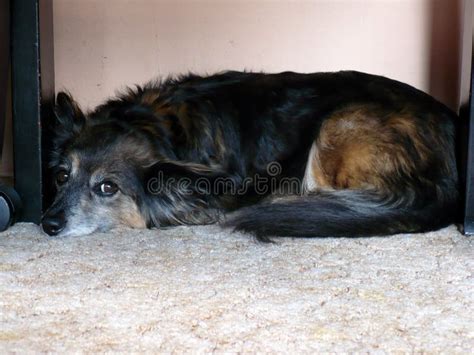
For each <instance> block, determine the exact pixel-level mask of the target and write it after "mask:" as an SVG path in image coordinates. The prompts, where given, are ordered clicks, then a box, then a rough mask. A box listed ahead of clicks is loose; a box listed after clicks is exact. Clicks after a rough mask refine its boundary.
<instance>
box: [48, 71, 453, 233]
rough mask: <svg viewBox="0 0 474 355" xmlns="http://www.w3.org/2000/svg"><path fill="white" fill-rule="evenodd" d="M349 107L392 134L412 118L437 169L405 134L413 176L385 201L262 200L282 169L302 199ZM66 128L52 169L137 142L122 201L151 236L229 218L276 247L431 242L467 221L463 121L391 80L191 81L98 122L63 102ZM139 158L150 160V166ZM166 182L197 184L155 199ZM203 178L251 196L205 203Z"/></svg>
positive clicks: (379, 196) (250, 76) (249, 76)
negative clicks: (313, 164) (330, 131)
mask: <svg viewBox="0 0 474 355" xmlns="http://www.w3.org/2000/svg"><path fill="white" fill-rule="evenodd" d="M351 105H359V106H362V107H370V108H373V112H374V114H377V115H380V117H381V118H380V119H381V121H382V122H383V120H384V117H385V116H387V117H388V116H389V115H390V114H392V113H394V112H395V113H397V112H398V113H403V114H406V113H407V112H408V113H409V115H411V116H412V117H413V119H412V121H413V123H414V124H416V125H417V127H418V128H419V139H420V140H422V141H423V142H425V143H426V144H431V145H432V151H433V153H432V154H431V153H430V154H431V155H430V158H429V159H427V158H424V157H423V155H422V154H421V153H420V152H419V151H418V148H417V145H416V144H415V143H416V142H414V141H413V140H412V139H411V137H410V136H405V135H403V134H399V135H396V136H395V137H396V139H397V141H394V142H393V144H395V145H400V146H402V147H403V149H404V151H406V152H411V153H410V154H408V155H407V157H406V159H408V160H410V164H413V165H414V166H416V168H414V169H415V170H414V171H415V173H413V172H410V173H406V172H400V173H397V174H394V175H393V176H385V177H384V179H385V180H384V181H385V182H384V183H385V184H386V188H384V189H383V191H381V190H377V189H374V188H371V187H368V188H364V189H356V190H354V189H342V190H332V189H329V190H328V189H322V190H317V191H313V192H310V193H305V194H304V195H303V196H299V195H297V194H296V191H288V190H287V191H271V189H267V190H266V191H265V192H264V193H262V192H261V191H260V190H259V186H256V184H255V183H256V181H255V179H254V178H255V176H260V177H269V172H268V171H267V167H268V164H270V163H272V162H277V163H278V164H279V166H280V167H281V171H279V173H278V174H277V175H276V176H271V177H272V178H273V179H276V180H278V181H282V179H286V178H296V179H298V181H300V186H297V188H301V181H302V179H303V175H304V172H305V167H306V163H307V160H308V153H309V151H310V148H311V145H312V144H313V142H314V141H315V139H316V138H317V137H318V135H319V132H320V129H321V126H322V124H323V123H324V122H325V120H326V119H328V117H330V116H331V115H332V114H333V113H335V112H337V111H338V110H341V109H344V108H346V107H349V106H351ZM384 115H385V116H384ZM57 116H58V117H59V121H60V122H59V125H58V128H57V131H56V132H57V135H56V138H55V141H54V142H55V144H54V146H55V152H54V155H53V159H52V166H58V165H60V163H61V161H62V159H64V157H65V156H67V154H69V153H70V152H72V151H76V152H77V151H79V152H80V154H81V158H82V159H84V160H86V161H93V160H94V159H95V160H96V161H97V164H100V163H99V160H100V158H101V157H102V158H103V157H105V156H106V153H104V152H106V151H109V150H110V147H111V146H115V145H116V146H117V147H120V144H122V143H121V142H124V141H125V140H126V139H127V142H128V143H127V144H128V146H127V147H125V146H123V156H122V157H118V158H119V159H122V160H121V161H120V164H119V165H120V167H121V169H123V170H124V171H126V172H128V174H129V175H130V177H129V178H127V182H125V183H124V184H129V186H128V187H126V188H123V193H125V194H128V195H130V196H132V197H133V199H134V200H135V201H136V203H137V206H138V208H139V210H140V212H141V214H142V215H143V216H144V217H145V219H146V221H147V225H148V226H165V225H176V224H196V223H197V224H199V223H211V222H215V221H217V220H220V219H221V217H222V214H226V213H231V214H229V216H228V218H227V220H226V222H225V225H226V226H230V227H232V228H235V229H237V230H243V231H248V232H251V233H254V234H255V235H256V236H257V237H258V238H259V239H261V240H268V237H269V236H296V237H325V236H343V237H358V236H371V235H386V234H394V233H401V232H422V231H428V230H433V229H437V228H440V227H442V226H445V225H447V224H449V223H452V222H453V221H455V219H456V216H457V211H458V186H457V184H458V179H457V169H456V162H455V157H454V144H455V143H454V137H455V135H456V124H457V123H456V120H457V117H456V115H455V114H454V113H453V112H451V111H450V110H449V109H448V108H446V107H445V106H444V105H442V104H441V103H439V102H437V101H436V100H435V99H433V98H432V97H430V96H428V95H427V94H425V93H423V92H421V91H419V90H416V89H415V88H413V87H411V86H409V85H406V84H403V83H400V82H397V81H393V80H390V79H386V78H383V77H379V76H373V75H369V74H364V73H359V72H338V73H315V74H297V73H291V72H285V73H280V74H263V73H246V72H225V73H222V74H217V75H213V76H209V77H201V76H196V75H187V76H184V77H181V78H178V79H169V80H166V81H164V82H155V83H150V84H148V85H146V86H144V87H143V88H142V87H137V88H136V89H132V90H130V91H129V92H127V93H126V94H124V95H122V96H121V97H119V98H118V99H113V100H110V101H108V102H106V103H105V104H103V105H101V106H99V107H98V108H97V109H96V110H94V111H93V112H91V113H90V114H88V115H84V114H83V113H82V112H81V111H80V110H79V109H78V107H77V105H76V104H75V103H74V102H73V100H72V98H71V97H70V96H67V95H66V94H59V95H58V107H57ZM85 116H87V118H85ZM425 122H426V123H425ZM438 136H439V137H438ZM133 146H137V147H138V146H140V147H142V148H143V149H146V150H147V151H148V154H147V156H146V157H145V156H139V152H138V151H139V149H138V148H137V149H135V151H134V150H133V149H132V148H133ZM107 154H109V153H107ZM114 154H119V153H114ZM107 157H108V158H107V159H109V160H110V159H111V158H110V157H109V156H107ZM116 158H117V157H116V156H113V159H116ZM423 159H425V160H423ZM125 161H126V162H128V163H127V164H125ZM91 169H92V168H91ZM160 172H161V174H162V176H164V178H165V180H169V179H171V178H185V177H186V178H188V179H189V180H190V181H191V184H190V185H189V186H187V187H186V189H188V190H189V191H184V190H183V188H182V187H180V186H178V185H176V184H175V185H173V184H171V189H170V190H167V191H165V192H163V191H162V192H160V193H158V194H157V193H151V192H150V190H149V186H148V185H147V184H149V182H150V179H152V178H153V177H157V176H158V175H159V174H160ZM374 173H375V172H374ZM124 174H125V173H124ZM125 175H126V174H125ZM132 176H133V177H132ZM201 177H202V178H206V179H209V180H211V181H213V182H214V181H215V180H216V179H217V178H225V179H228V181H230V182H231V183H232V184H234V186H237V187H242V186H243V185H244V184H245V187H246V193H245V194H232V193H229V191H228V190H226V189H219V190H213V191H203V190H202V188H200V187H199V186H197V184H196V181H197V180H198V179H199V178H201ZM137 181H140V182H141V186H135V185H136V182H137ZM290 190H291V189H290Z"/></svg>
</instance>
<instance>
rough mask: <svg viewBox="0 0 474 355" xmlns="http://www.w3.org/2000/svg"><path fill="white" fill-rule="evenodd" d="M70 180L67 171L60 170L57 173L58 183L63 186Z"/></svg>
mask: <svg viewBox="0 0 474 355" xmlns="http://www.w3.org/2000/svg"><path fill="white" fill-rule="evenodd" d="M68 180H69V173H68V172H67V171H66V170H59V171H58V172H57V173H56V182H57V183H58V185H62V184H64V183H65V182H67V181H68Z"/></svg>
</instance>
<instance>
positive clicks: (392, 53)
mask: <svg viewBox="0 0 474 355" xmlns="http://www.w3.org/2000/svg"><path fill="white" fill-rule="evenodd" d="M457 4H458V2H457V1H456V0H306V1H304V0H286V1H284V0H274V1H271V0H253V1H245V0H156V1H154V0H113V1H108V0H107V1H105V0H81V1H77V0H54V12H55V14H54V26H55V31H54V35H55V65H56V88H57V90H59V89H64V88H66V89H68V90H69V91H70V92H71V93H72V94H73V95H74V96H75V97H76V98H77V100H78V101H79V103H80V104H82V105H83V106H85V107H92V106H94V105H96V104H98V103H99V102H101V101H102V100H103V99H104V98H105V97H107V96H109V95H112V94H113V93H114V91H115V90H117V89H120V88H123V87H124V86H126V85H130V84H134V83H144V82H146V81H147V80H149V79H151V78H153V77H157V76H166V75H168V74H174V73H184V72H187V71H194V72H198V73H206V72H207V73H212V72H214V71H218V70H224V69H237V70H240V69H249V70H250V69H251V70H265V71H269V72H275V71H284V70H293V71H299V72H313V71H333V70H341V69H355V70H361V71H366V72H370V73H376V74H381V75H385V76H388V77H392V78H395V79H398V80H401V81H404V82H407V83H409V84H412V85H414V86H416V87H418V88H420V89H423V90H425V91H428V92H430V93H432V94H434V95H435V96H437V97H438V98H440V99H441V100H443V101H444V102H446V103H447V104H449V105H451V106H452V107H456V104H457V88H458V74H457V72H458V62H459V60H458V31H459V25H458V17H459V13H458V12H459V10H458V5H457Z"/></svg>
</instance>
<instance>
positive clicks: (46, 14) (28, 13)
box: [11, 0, 54, 223]
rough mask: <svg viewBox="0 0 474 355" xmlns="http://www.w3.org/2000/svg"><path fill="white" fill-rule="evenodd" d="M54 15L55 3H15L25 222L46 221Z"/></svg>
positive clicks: (16, 138)
mask: <svg viewBox="0 0 474 355" xmlns="http://www.w3.org/2000/svg"><path fill="white" fill-rule="evenodd" d="M52 11H53V7H52V0H14V1H11V59H12V60H11V62H12V100H13V102H12V104H13V105H12V106H13V142H14V143H13V144H14V179H15V189H16V191H17V192H18V193H19V195H20V197H21V199H22V201H23V210H22V213H21V215H20V216H19V220H20V221H24V222H34V223H39V222H40V221H41V215H42V212H43V206H44V203H43V196H44V190H45V189H47V187H46V186H45V185H44V184H43V181H45V180H44V179H43V178H44V172H45V169H43V166H42V161H43V160H42V154H43V153H42V152H43V149H42V146H43V147H44V143H47V141H46V142H44V138H47V137H43V139H42V132H43V131H44V132H47V129H42V128H45V127H46V126H47V122H46V121H45V120H42V119H41V116H42V115H43V117H50V110H51V107H52V105H51V104H52V102H53V100H54V61H53V55H54V53H53V23H52V19H53V17H52ZM42 142H43V144H42ZM46 181H47V180H46Z"/></svg>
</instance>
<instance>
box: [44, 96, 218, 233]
mask: <svg viewBox="0 0 474 355" xmlns="http://www.w3.org/2000/svg"><path fill="white" fill-rule="evenodd" d="M121 105H122V104H121V103H120V101H115V102H112V103H111V102H109V103H108V104H106V105H104V106H102V107H100V108H99V109H97V110H96V111H94V112H92V113H91V114H89V115H85V114H84V113H83V112H82V111H81V110H80V108H79V107H78V105H77V104H76V103H75V102H74V101H73V99H72V98H71V97H70V96H69V95H68V94H65V93H60V94H58V97H57V106H56V116H57V126H56V127H55V137H54V139H53V146H54V149H53V152H52V159H51V162H50V167H51V169H52V171H53V176H54V184H55V186H56V197H55V200H54V202H53V203H52V205H51V207H50V208H49V209H48V210H47V211H46V212H45V214H44V216H43V221H42V226H43V229H44V231H45V232H46V233H48V234H49V235H57V236H72V235H83V234H89V233H92V232H94V231H105V230H108V229H110V228H112V227H115V226H118V225H125V226H128V227H133V228H145V227H147V226H162V225H170V224H181V223H203V222H206V221H211V220H213V218H214V217H215V216H211V215H210V214H209V210H208V209H207V207H208V199H207V197H206V194H207V193H208V192H207V191H202V189H200V188H198V187H197V185H196V184H195V182H196V181H197V180H198V179H201V178H203V177H206V178H209V179H212V178H215V177H216V176H217V174H216V173H215V172H213V171H211V169H209V168H207V167H206V166H204V165H196V164H188V163H184V162H181V161H179V160H178V159H177V154H176V153H175V151H174V147H173V140H172V135H173V134H174V133H173V132H171V131H170V124H169V122H165V121H164V120H165V119H168V118H163V117H161V118H160V117H157V115H156V113H154V112H152V111H150V110H148V109H147V108H146V107H143V106H139V105H138V106H137V105H127V107H122V106H121ZM170 180H172V182H171V183H170Z"/></svg>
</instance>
